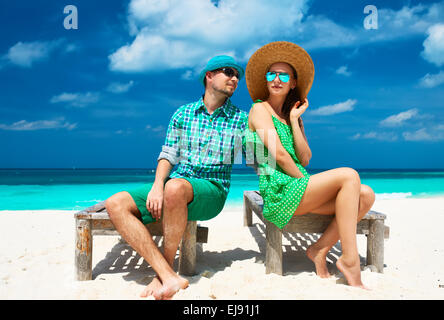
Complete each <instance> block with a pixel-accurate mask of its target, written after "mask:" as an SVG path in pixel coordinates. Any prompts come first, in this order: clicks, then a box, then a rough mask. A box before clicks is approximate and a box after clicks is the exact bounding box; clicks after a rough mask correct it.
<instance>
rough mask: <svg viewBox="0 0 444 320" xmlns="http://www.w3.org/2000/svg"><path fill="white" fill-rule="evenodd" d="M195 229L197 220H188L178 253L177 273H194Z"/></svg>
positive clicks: (188, 274) (186, 274)
mask: <svg viewBox="0 0 444 320" xmlns="http://www.w3.org/2000/svg"><path fill="white" fill-rule="evenodd" d="M196 231H197V221H188V223H187V227H186V229H185V232H184V234H183V237H182V242H181V245H180V254H179V274H181V275H184V276H192V275H194V274H195V273H196Z"/></svg>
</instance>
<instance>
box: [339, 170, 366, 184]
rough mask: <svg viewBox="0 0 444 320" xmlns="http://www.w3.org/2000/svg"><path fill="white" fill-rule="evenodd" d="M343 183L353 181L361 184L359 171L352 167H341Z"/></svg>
mask: <svg viewBox="0 0 444 320" xmlns="http://www.w3.org/2000/svg"><path fill="white" fill-rule="evenodd" d="M338 170H340V174H341V178H342V181H343V183H353V184H354V185H356V186H360V185H361V178H360V177H359V173H358V172H357V171H356V170H355V169H352V168H339V169H338Z"/></svg>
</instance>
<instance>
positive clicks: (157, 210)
mask: <svg viewBox="0 0 444 320" xmlns="http://www.w3.org/2000/svg"><path fill="white" fill-rule="evenodd" d="M162 205H163V186H162V185H156V184H153V186H152V188H151V191H150V192H149V193H148V196H147V198H146V208H147V209H148V211H149V212H150V213H151V215H152V216H153V218H154V219H156V220H159V219H160V218H162Z"/></svg>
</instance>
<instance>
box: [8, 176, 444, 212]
mask: <svg viewBox="0 0 444 320" xmlns="http://www.w3.org/2000/svg"><path fill="white" fill-rule="evenodd" d="M307 171H308V172H309V173H310V174H315V173H318V172H321V171H324V170H322V169H311V170H310V169H308V170H307ZM357 171H358V172H359V174H360V177H361V182H362V183H364V184H367V185H369V186H371V187H372V188H373V190H374V191H375V193H376V198H377V199H396V198H423V197H435V196H444V170H443V169H440V170H398V169H397V170H380V169H362V170H360V169H357ZM153 181H154V169H0V210H43V209H51V210H81V209H83V208H86V207H88V206H91V205H93V204H95V203H96V202H98V201H102V200H105V199H107V198H108V197H109V196H111V195H112V194H114V193H116V192H119V191H122V190H127V189H129V188H134V187H137V186H140V185H141V184H144V183H149V182H153ZM257 189H258V178H257V176H256V174H255V173H254V171H253V170H252V169H250V168H245V169H233V174H232V183H231V188H230V193H229V195H228V199H227V203H226V206H241V205H242V193H243V191H244V190H257Z"/></svg>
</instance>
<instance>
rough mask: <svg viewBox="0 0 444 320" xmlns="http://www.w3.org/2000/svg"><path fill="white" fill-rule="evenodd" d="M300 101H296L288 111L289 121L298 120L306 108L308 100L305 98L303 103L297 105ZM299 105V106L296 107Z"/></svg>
mask: <svg viewBox="0 0 444 320" xmlns="http://www.w3.org/2000/svg"><path fill="white" fill-rule="evenodd" d="M300 104H301V102H300V101H298V102H296V103H295V104H294V106H293V108H292V109H291V111H290V121H298V119H299V117H300V116H301V115H302V114H303V113H304V112H305V110H307V108H308V100H307V98H305V100H304V104H303V105H302V106H300V107H299V105H300ZM298 107H299V108H298Z"/></svg>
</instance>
